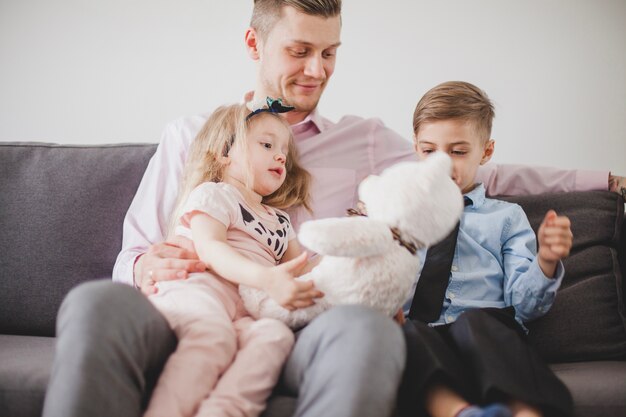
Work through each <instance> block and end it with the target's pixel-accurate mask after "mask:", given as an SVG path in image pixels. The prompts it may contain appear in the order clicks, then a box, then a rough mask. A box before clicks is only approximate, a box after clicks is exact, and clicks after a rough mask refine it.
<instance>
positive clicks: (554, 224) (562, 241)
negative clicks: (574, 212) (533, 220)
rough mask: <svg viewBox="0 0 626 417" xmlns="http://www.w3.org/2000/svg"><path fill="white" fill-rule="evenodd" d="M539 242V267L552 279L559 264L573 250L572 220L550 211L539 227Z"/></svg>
mask: <svg viewBox="0 0 626 417" xmlns="http://www.w3.org/2000/svg"><path fill="white" fill-rule="evenodd" d="M537 241H538V242H539V253H538V254H537V257H538V259H537V260H538V262H539V266H540V267H541V269H542V270H543V272H544V274H545V275H546V276H548V277H552V276H554V272H555V270H556V264H557V262H558V261H559V260H560V259H562V258H564V257H566V256H567V255H569V251H570V249H572V241H573V234H572V230H571V229H570V220H569V219H568V218H567V217H566V216H557V214H556V212H555V211H554V210H550V211H548V212H547V213H546V216H545V217H544V219H543V222H542V223H541V226H539V231H538V232H537ZM544 268H545V269H544ZM550 272H551V273H550Z"/></svg>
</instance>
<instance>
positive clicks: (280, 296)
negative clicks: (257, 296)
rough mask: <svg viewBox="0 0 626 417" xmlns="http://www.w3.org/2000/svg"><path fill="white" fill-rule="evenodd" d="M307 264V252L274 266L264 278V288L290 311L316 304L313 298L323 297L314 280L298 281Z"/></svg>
mask: <svg viewBox="0 0 626 417" xmlns="http://www.w3.org/2000/svg"><path fill="white" fill-rule="evenodd" d="M306 264H307V254H306V252H304V253H302V254H300V255H299V256H297V257H296V258H293V259H292V260H290V261H287V262H285V263H282V264H280V265H277V266H275V267H272V268H271V269H270V270H269V274H268V275H267V277H263V279H264V288H263V290H264V291H265V292H267V294H268V295H269V296H270V297H272V298H273V299H274V301H276V302H277V303H278V304H279V305H281V306H282V307H284V308H286V309H287V310H289V311H293V310H295V309H297V308H303V307H309V306H312V305H313V304H315V301H313V299H315V298H320V297H323V296H324V294H322V292H320V291H318V290H316V289H315V287H314V285H313V282H312V281H296V280H295V279H294V278H296V277H297V276H299V275H300V273H301V272H302V270H303V269H304V267H305V265H306Z"/></svg>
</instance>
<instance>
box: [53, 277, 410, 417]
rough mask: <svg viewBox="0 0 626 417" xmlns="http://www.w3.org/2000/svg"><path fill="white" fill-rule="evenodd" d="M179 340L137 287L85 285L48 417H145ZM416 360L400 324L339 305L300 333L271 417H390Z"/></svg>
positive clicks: (73, 299)
mask: <svg viewBox="0 0 626 417" xmlns="http://www.w3.org/2000/svg"><path fill="white" fill-rule="evenodd" d="M175 349H176V337H175V336H174V333H173V332H172V331H171V330H170V328H169V327H168V325H167V322H166V321H165V319H164V318H163V316H161V314H160V313H159V312H158V311H157V310H156V309H155V308H154V307H153V306H152V304H151V303H150V302H149V301H148V300H147V299H146V298H145V297H144V296H143V295H142V294H140V293H139V292H138V291H137V290H135V289H133V288H131V287H129V286H127V285H124V284H115V283H112V282H110V281H96V282H88V283H85V284H82V285H80V286H78V287H76V288H75V289H73V290H72V291H71V292H70V293H69V294H68V295H67V297H66V298H65V300H64V301H63V304H62V305H61V309H60V311H59V316H58V319H57V346H56V353H55V360H54V364H53V369H52V374H51V377H50V383H49V385H48V390H47V393H46V399H45V403H44V412H43V416H44V417H79V416H81V417H82V416H90V417H99V416H115V417H139V416H141V415H142V412H143V408H144V407H145V405H146V404H147V401H148V399H149V398H150V393H151V392H152V388H153V387H154V384H155V383H156V380H157V378H158V376H159V373H160V372H161V369H162V368H163V365H164V364H165V361H166V360H167V358H168V356H169V355H170V354H171V353H172V352H173V351H174V350H175ZM405 359H406V345H405V342H404V337H403V334H402V331H401V328H400V326H398V325H397V324H396V323H394V322H393V321H392V320H390V319H389V318H387V317H384V316H383V315H381V314H379V313H377V312H375V311H373V310H371V309H368V308H365V307H359V306H342V307H335V308H333V309H331V310H329V311H327V312H325V313H324V314H322V315H320V316H319V317H317V318H316V319H315V320H313V321H312V322H311V323H310V324H309V325H308V326H307V327H305V328H304V329H303V330H301V331H300V332H299V333H298V335H297V340H296V344H295V346H294V349H293V352H292V353H291V355H290V357H289V359H288V360H287V363H286V364H285V367H284V370H283V375H282V376H281V380H280V382H279V384H278V386H277V388H276V389H275V391H274V394H273V395H272V397H271V398H270V401H269V403H268V409H267V410H266V412H265V413H264V416H265V417H286V416H292V415H293V416H301V417H327V416H333V417H341V416H345V417H349V416H355V417H356V416H359V417H369V416H371V417H386V416H387V417H388V416H391V415H392V413H393V411H394V409H395V404H396V395H397V391H398V387H399V385H400V381H401V379H402V374H403V370H404V365H405Z"/></svg>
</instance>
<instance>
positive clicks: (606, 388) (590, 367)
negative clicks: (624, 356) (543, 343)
mask: <svg viewBox="0 0 626 417" xmlns="http://www.w3.org/2000/svg"><path fill="white" fill-rule="evenodd" d="M550 367H551V368H552V370H553V371H554V372H555V373H556V375H557V376H558V377H559V378H560V379H561V381H563V382H564V383H565V385H567V387H568V388H569V390H570V392H571V393H572V396H573V397H574V405H575V407H574V416H575V417H602V416H626V362H624V361H597V362H577V363H559V364H554V365H551V366H550Z"/></svg>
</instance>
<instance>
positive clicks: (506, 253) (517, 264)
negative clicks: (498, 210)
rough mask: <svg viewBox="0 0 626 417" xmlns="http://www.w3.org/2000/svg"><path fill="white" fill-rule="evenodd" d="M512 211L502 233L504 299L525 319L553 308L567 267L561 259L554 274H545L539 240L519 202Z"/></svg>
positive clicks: (532, 317)
mask: <svg viewBox="0 0 626 417" xmlns="http://www.w3.org/2000/svg"><path fill="white" fill-rule="evenodd" d="M512 210H513V214H512V216H511V217H510V218H509V223H508V224H507V226H506V228H505V230H504V231H503V233H502V238H503V244H502V258H503V269H504V302H505V304H506V305H507V306H513V307H514V308H515V313H516V317H517V318H518V319H519V320H521V321H522V322H526V321H529V320H533V319H536V318H538V317H541V316H543V315H544V314H546V313H547V312H548V310H550V307H552V303H554V299H555V297H556V292H557V290H558V289H559V287H560V286H561V282H562V280H563V276H564V274H565V270H564V268H563V264H562V263H561V262H560V261H559V264H558V266H557V270H556V275H555V277H554V278H549V277H546V276H545V274H544V273H543V271H542V270H541V268H540V267H539V264H538V263H537V256H536V254H537V239H536V236H535V233H534V232H533V230H532V228H531V227H530V224H529V222H528V219H527V217H526V214H525V213H524V211H523V210H522V208H521V207H520V206H518V205H516V204H515V205H512Z"/></svg>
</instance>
